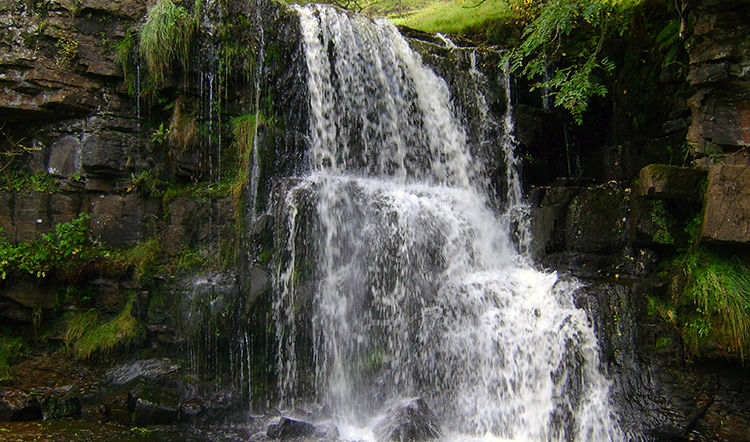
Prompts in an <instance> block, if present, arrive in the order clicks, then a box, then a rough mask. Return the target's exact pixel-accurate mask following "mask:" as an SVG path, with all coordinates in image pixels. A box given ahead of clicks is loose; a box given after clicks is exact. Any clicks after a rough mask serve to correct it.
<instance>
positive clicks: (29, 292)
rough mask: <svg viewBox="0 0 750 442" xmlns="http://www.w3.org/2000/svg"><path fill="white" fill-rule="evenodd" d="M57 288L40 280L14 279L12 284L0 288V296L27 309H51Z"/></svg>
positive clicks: (51, 283) (49, 282) (52, 283)
mask: <svg viewBox="0 0 750 442" xmlns="http://www.w3.org/2000/svg"><path fill="white" fill-rule="evenodd" d="M57 289H58V286H57V285H56V284H55V283H54V282H51V281H47V280H40V279H16V280H14V281H13V283H12V284H9V285H8V286H6V287H3V288H0V296H5V297H7V298H10V299H12V300H14V301H16V302H17V303H19V304H21V305H23V306H24V307H28V308H46V309H51V308H53V307H54V306H55V292H56V291H57Z"/></svg>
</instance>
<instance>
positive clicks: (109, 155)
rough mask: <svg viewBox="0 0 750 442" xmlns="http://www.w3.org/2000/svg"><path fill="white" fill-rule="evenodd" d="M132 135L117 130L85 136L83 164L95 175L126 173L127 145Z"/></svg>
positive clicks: (85, 168) (84, 167)
mask: <svg viewBox="0 0 750 442" xmlns="http://www.w3.org/2000/svg"><path fill="white" fill-rule="evenodd" d="M131 137H132V136H131V135H128V134H121V133H117V132H95V133H88V134H85V135H84V136H83V139H82V144H83V151H82V154H81V166H82V167H83V169H84V170H85V171H86V173H87V174H92V175H94V176H120V175H124V170H125V166H126V164H127V160H128V159H127V151H126V147H127V146H129V145H130V143H131V142H132V139H131Z"/></svg>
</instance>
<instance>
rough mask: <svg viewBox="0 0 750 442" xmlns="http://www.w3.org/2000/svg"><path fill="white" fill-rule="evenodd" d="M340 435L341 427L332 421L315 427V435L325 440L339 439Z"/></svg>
mask: <svg viewBox="0 0 750 442" xmlns="http://www.w3.org/2000/svg"><path fill="white" fill-rule="evenodd" d="M339 435H340V432H339V428H338V427H337V426H336V425H334V424H333V423H331V422H328V423H325V424H321V425H317V426H316V427H315V433H313V436H314V437H317V438H320V439H323V440H337V439H338V438H339Z"/></svg>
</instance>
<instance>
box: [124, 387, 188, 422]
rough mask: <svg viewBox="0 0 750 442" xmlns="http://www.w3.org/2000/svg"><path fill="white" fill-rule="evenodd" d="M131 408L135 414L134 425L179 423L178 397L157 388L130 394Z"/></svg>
mask: <svg viewBox="0 0 750 442" xmlns="http://www.w3.org/2000/svg"><path fill="white" fill-rule="evenodd" d="M128 404H129V408H130V409H131V410H132V412H133V424H134V425H137V426H143V425H172V424H174V423H176V422H177V416H178V412H177V410H178V401H177V397H176V396H174V395H173V394H171V393H169V392H168V391H165V390H160V389H157V388H148V387H145V388H141V389H138V390H135V391H133V392H131V393H130V395H129V397H128Z"/></svg>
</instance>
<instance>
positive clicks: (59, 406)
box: [41, 393, 81, 420]
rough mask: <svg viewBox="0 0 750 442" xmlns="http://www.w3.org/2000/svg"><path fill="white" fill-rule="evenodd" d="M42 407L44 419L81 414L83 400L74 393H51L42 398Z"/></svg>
mask: <svg viewBox="0 0 750 442" xmlns="http://www.w3.org/2000/svg"><path fill="white" fill-rule="evenodd" d="M41 407H42V417H43V419H44V420H49V419H59V418H61V417H72V416H79V415H80V414H81V401H80V400H79V399H78V397H77V396H75V395H72V394H66V393H63V394H51V395H49V396H47V397H45V398H44V399H42V402H41Z"/></svg>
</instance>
